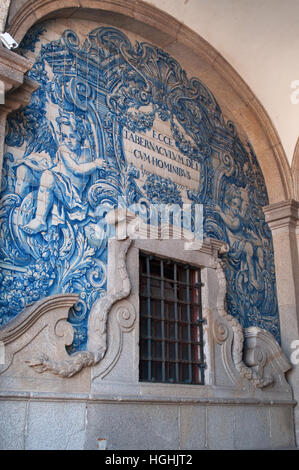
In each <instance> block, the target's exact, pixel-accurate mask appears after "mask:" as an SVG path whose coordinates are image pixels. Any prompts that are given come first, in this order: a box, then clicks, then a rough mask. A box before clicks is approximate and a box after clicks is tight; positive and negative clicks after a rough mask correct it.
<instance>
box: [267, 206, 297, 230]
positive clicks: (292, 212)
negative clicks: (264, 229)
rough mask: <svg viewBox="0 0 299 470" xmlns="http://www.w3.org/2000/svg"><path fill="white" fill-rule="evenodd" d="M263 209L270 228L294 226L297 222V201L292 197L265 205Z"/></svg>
mask: <svg viewBox="0 0 299 470" xmlns="http://www.w3.org/2000/svg"><path fill="white" fill-rule="evenodd" d="M263 210H264V214H265V218H266V222H267V223H268V224H269V226H270V228H271V229H278V228H282V227H290V228H291V227H294V228H295V227H296V226H297V225H298V223H299V202H298V201H295V200H294V199H289V200H288V201H282V202H278V203H275V204H271V205H269V206H265V207H264V209H263Z"/></svg>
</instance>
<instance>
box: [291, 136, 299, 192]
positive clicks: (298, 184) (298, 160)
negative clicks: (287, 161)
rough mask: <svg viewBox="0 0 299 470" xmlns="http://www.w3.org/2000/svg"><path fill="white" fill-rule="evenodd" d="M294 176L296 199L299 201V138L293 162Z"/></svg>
mask: <svg viewBox="0 0 299 470" xmlns="http://www.w3.org/2000/svg"><path fill="white" fill-rule="evenodd" d="M292 174H293V178H294V191H295V198H296V199H297V200H298V199H299V137H298V140H297V143H296V146H295V150H294V156H293V162H292Z"/></svg>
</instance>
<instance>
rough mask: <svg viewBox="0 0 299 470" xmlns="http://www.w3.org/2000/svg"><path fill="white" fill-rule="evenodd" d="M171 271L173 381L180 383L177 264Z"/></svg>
mask: <svg viewBox="0 0 299 470" xmlns="http://www.w3.org/2000/svg"><path fill="white" fill-rule="evenodd" d="M173 269H174V301H175V302H174V320H175V324H174V328H175V338H176V342H175V361H176V362H175V380H176V382H180V374H179V362H178V361H179V343H178V341H179V334H178V321H179V318H178V289H177V280H178V274H177V264H176V263H174V264H173Z"/></svg>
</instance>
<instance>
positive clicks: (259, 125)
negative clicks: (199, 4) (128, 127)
mask: <svg viewBox="0 0 299 470" xmlns="http://www.w3.org/2000/svg"><path fill="white" fill-rule="evenodd" d="M57 17H72V18H76V17H80V18H83V17H86V18H92V19H93V20H97V19H99V20H105V21H109V22H110V24H115V25H117V26H120V27H121V26H123V27H125V28H126V29H127V30H131V31H133V32H135V33H138V34H140V35H141V36H143V37H144V38H145V39H148V40H150V41H152V42H153V43H155V44H157V45H159V46H161V47H163V48H164V49H165V50H167V51H168V52H170V53H171V54H172V55H173V56H174V57H176V58H178V59H179V61H180V63H181V64H182V66H184V68H187V69H189V70H190V71H191V73H193V74H194V75H196V76H198V77H199V78H200V79H201V80H202V81H203V82H204V83H205V84H206V85H207V86H208V87H209V89H210V90H211V91H212V93H213V94H214V95H215V97H216V99H217V101H218V102H219V104H220V106H221V108H222V110H223V112H224V114H226V113H227V115H228V116H229V118H231V119H232V120H233V121H234V123H235V124H236V125H237V126H238V127H239V128H240V129H241V130H244V131H245V133H246V135H247V136H248V138H249V140H250V142H251V143H252V145H253V148H254V150H255V153H256V155H257V158H258V161H259V164H260V166H261V169H262V172H263V175H264V178H265V182H266V187H267V190H268V196H269V202H270V204H273V203H276V202H279V201H284V200H289V199H292V198H294V197H295V188H294V182H293V178H292V172H291V168H290V165H289V163H288V160H287V157H286V154H285V152H284V149H283V147H282V145H281V142H280V139H279V136H278V134H277V131H276V129H275V127H274V126H273V124H272V122H271V119H270V118H269V116H268V114H267V112H266V111H265V109H264V108H263V106H262V104H261V103H260V102H259V101H258V99H257V98H256V97H255V95H254V94H253V92H252V91H251V90H250V88H249V87H248V86H247V85H246V83H245V82H244V80H243V79H242V78H241V77H240V76H239V75H238V73H237V72H236V71H235V70H234V69H233V67H232V66H231V65H230V64H229V63H228V62H227V61H226V60H225V59H224V58H223V57H222V56H221V55H220V54H219V53H218V52H217V51H216V50H215V49H214V48H213V47H212V46H211V45H210V44H209V43H207V42H206V41H205V40H204V39H203V38H201V37H200V36H199V35H198V34H196V33H195V32H193V31H192V30H190V29H189V28H188V27H186V26H185V25H184V24H182V23H180V22H179V21H177V20H176V19H174V18H173V17H172V16H170V15H169V14H167V13H165V12H162V11H161V10H159V9H158V8H156V7H154V6H152V5H149V4H147V3H144V2H142V1H138V2H135V1H134V0H117V1H116V0H105V1H102V0H63V1H61V0H52V1H49V0H21V1H19V2H18V4H17V5H16V3H13V4H12V6H11V9H10V13H9V16H8V31H9V32H10V34H11V35H12V36H13V37H14V38H15V39H16V40H17V41H18V42H20V41H21V40H22V38H23V37H24V35H25V34H26V32H27V31H28V30H29V28H30V27H31V26H33V25H34V24H35V23H38V22H40V21H42V20H45V19H50V18H57ZM228 104H229V107H228ZM297 146H298V145H297Z"/></svg>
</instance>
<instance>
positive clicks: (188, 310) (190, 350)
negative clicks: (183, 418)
mask: <svg viewBox="0 0 299 470" xmlns="http://www.w3.org/2000/svg"><path fill="white" fill-rule="evenodd" d="M186 283H187V286H186V288H187V299H186V300H187V302H188V303H187V319H188V341H189V343H188V361H189V364H188V374H189V381H190V383H192V382H193V381H192V363H191V361H192V347H191V343H190V341H191V340H192V335H191V324H190V323H191V312H190V270H189V266H188V269H187V275H186Z"/></svg>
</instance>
